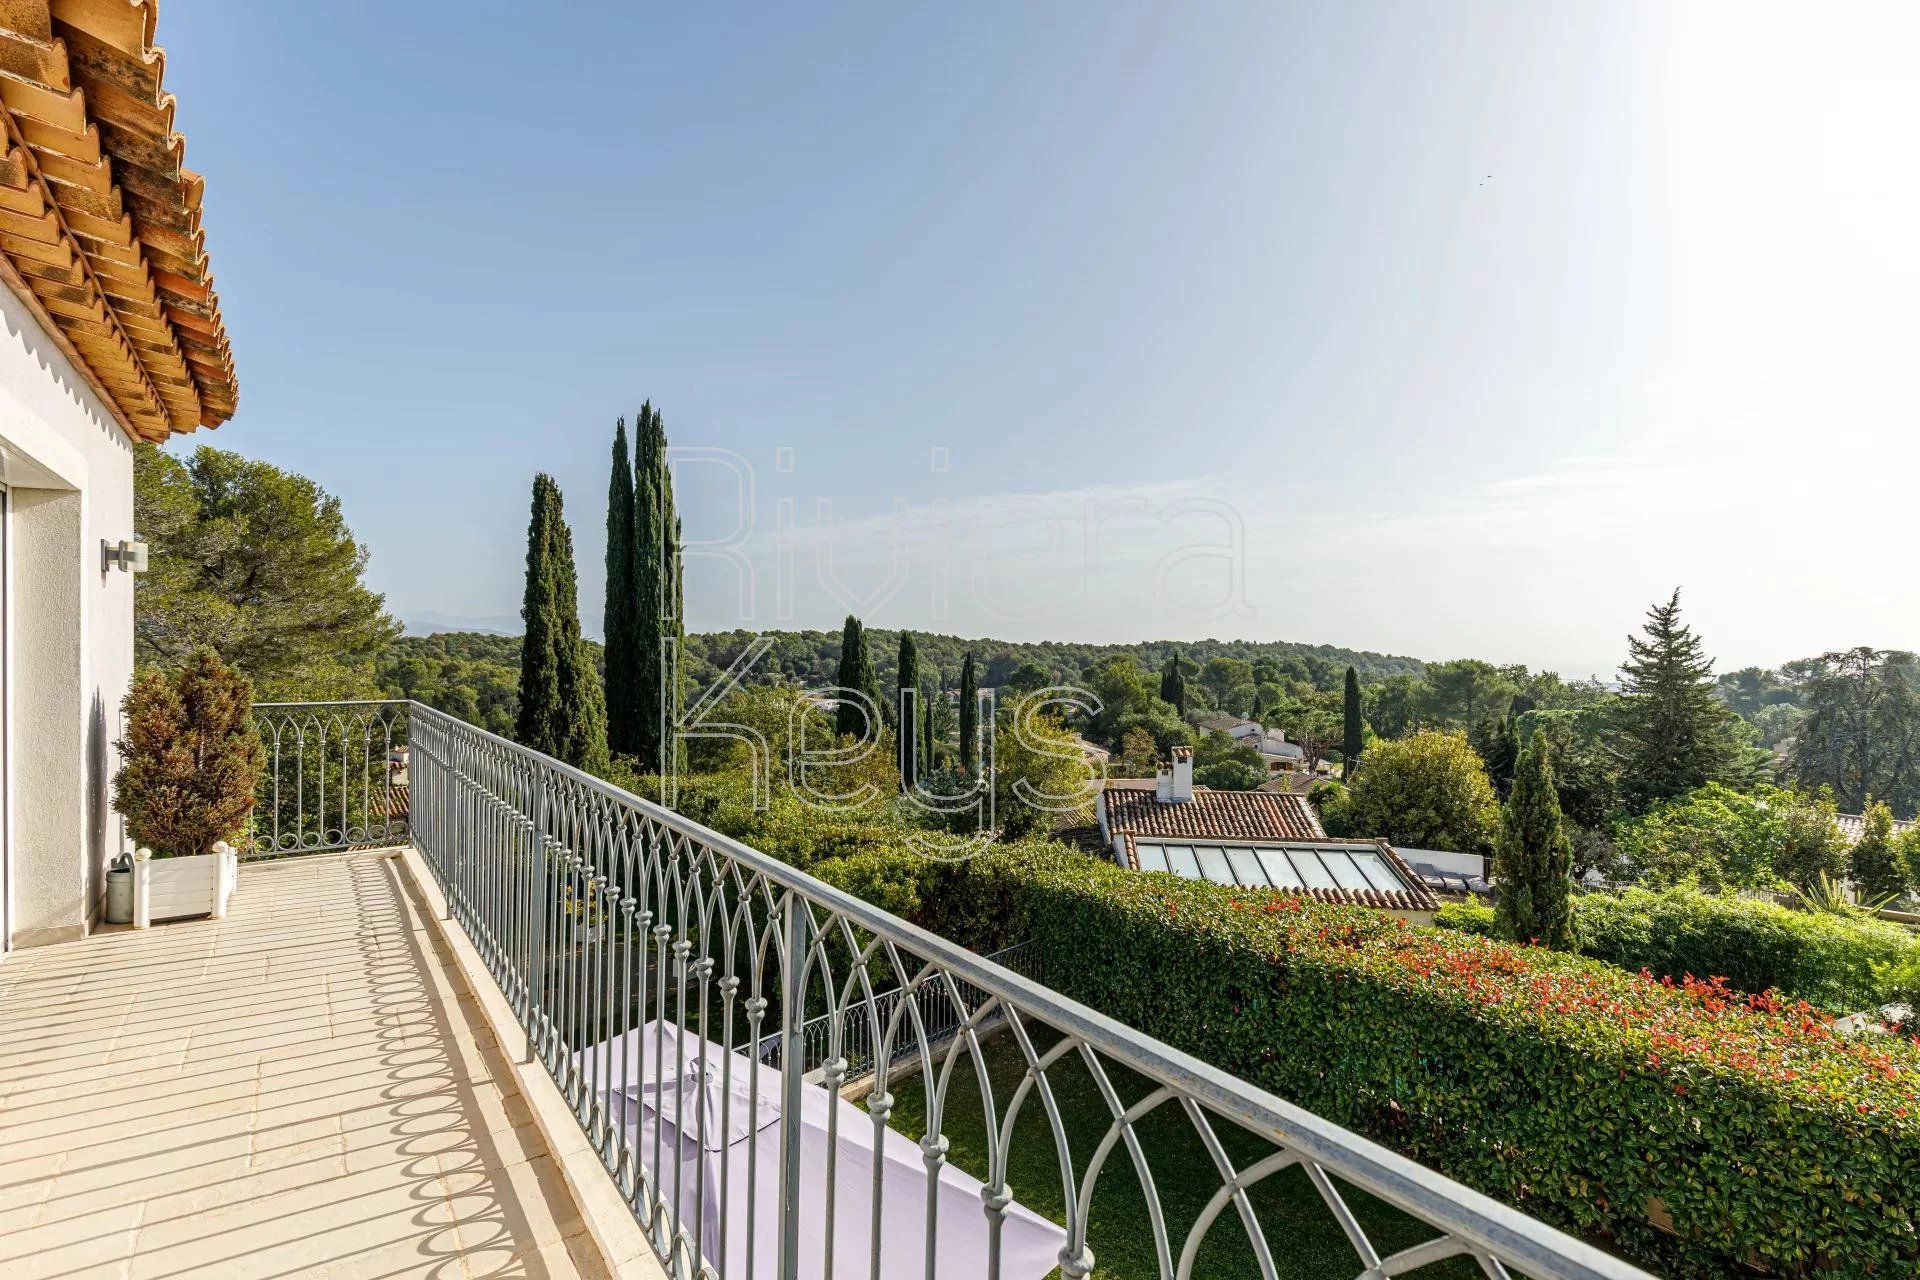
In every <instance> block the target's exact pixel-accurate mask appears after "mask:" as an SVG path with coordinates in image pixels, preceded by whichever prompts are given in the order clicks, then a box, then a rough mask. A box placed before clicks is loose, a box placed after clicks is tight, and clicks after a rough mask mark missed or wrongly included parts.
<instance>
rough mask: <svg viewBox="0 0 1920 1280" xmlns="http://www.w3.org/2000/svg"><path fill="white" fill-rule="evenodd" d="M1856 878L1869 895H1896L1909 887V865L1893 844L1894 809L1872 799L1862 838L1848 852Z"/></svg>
mask: <svg viewBox="0 0 1920 1280" xmlns="http://www.w3.org/2000/svg"><path fill="white" fill-rule="evenodd" d="M1848 856H1849V861H1850V863H1851V867H1852V871H1853V878H1854V880H1855V881H1857V882H1858V883H1859V885H1860V888H1861V890H1862V891H1863V892H1864V893H1865V894H1866V897H1867V898H1868V899H1869V900H1871V899H1875V898H1888V897H1894V898H1897V897H1899V896H1900V895H1901V894H1904V893H1905V892H1906V891H1907V873H1906V868H1905V867H1903V866H1901V865H1900V858H1899V856H1898V854H1897V853H1896V852H1895V850H1894V847H1893V811H1892V810H1891V809H1889V808H1887V806H1886V805H1884V804H1881V803H1880V802H1879V801H1877V800H1874V801H1870V802H1869V803H1868V804H1867V807H1866V812H1865V813H1864V814H1863V815H1862V818H1861V832H1860V838H1859V839H1858V840H1856V841H1854V844H1853V850H1852V852H1851V853H1850V854H1849V855H1848Z"/></svg>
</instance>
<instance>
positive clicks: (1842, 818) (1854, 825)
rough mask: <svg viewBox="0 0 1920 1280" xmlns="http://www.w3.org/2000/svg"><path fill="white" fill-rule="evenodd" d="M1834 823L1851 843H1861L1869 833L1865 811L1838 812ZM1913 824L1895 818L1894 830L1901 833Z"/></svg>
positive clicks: (1897, 833)
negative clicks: (1861, 839) (1862, 838)
mask: <svg viewBox="0 0 1920 1280" xmlns="http://www.w3.org/2000/svg"><path fill="white" fill-rule="evenodd" d="M1833 825H1834V826H1836V827H1838V828H1840V835H1841V837H1842V838H1844V839H1845V840H1846V842H1847V843H1848V844H1849V845H1856V844H1859V843H1860V837H1861V836H1863V835H1865V834H1867V816H1866V815H1865V814H1864V813H1836V814H1834V815H1833ZM1913 825H1914V824H1913V823H1912V822H1911V821H1907V820H1903V819H1900V818H1895V819H1894V820H1893V832H1894V834H1895V835H1899V834H1900V833H1901V832H1902V831H1905V830H1907V828H1909V827H1911V826H1913Z"/></svg>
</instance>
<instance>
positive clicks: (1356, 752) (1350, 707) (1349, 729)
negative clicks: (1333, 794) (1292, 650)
mask: <svg viewBox="0 0 1920 1280" xmlns="http://www.w3.org/2000/svg"><path fill="white" fill-rule="evenodd" d="M1342 710H1343V712H1344V716H1343V721H1342V725H1341V729H1342V732H1341V734H1340V757H1341V758H1340V777H1341V779H1342V780H1343V781H1352V779H1353V766H1354V762H1355V761H1357V760H1359V759H1360V749H1361V747H1363V746H1365V745H1366V729H1365V727H1364V726H1363V725H1362V724H1361V721H1360V673H1359V672H1358V671H1355V670H1354V669H1353V668H1352V667H1348V668H1347V691H1346V701H1345V705H1344V707H1343V708H1342Z"/></svg>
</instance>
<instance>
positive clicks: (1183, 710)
mask: <svg viewBox="0 0 1920 1280" xmlns="http://www.w3.org/2000/svg"><path fill="white" fill-rule="evenodd" d="M1160 701H1162V702H1167V703H1171V704H1173V709H1174V710H1175V711H1178V712H1179V713H1180V714H1181V715H1183V716H1184V715H1185V714H1187V678H1186V676H1185V675H1183V674H1181V671H1180V651H1179V650H1178V649H1176V650H1174V653H1173V657H1172V658H1171V659H1169V660H1168V662H1167V665H1166V666H1164V667H1162V668H1161V669H1160Z"/></svg>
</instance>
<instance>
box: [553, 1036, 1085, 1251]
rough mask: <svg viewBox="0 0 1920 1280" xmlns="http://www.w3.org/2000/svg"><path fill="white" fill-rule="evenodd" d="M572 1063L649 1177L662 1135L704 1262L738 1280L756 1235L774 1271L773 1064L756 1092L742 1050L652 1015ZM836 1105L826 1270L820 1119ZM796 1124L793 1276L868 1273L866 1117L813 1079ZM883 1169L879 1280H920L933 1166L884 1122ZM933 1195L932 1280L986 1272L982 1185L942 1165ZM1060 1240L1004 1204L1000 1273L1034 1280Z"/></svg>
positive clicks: (776, 1085)
mask: <svg viewBox="0 0 1920 1280" xmlns="http://www.w3.org/2000/svg"><path fill="white" fill-rule="evenodd" d="M579 1059H580V1068H581V1071H582V1073H583V1074H584V1076H585V1078H586V1080H587V1082H588V1085H589V1087H591V1088H597V1089H598V1091H599V1092H600V1094H601V1096H602V1097H603V1098H604V1099H605V1100H606V1105H607V1114H608V1117H609V1120H610V1121H611V1123H613V1124H614V1125H616V1126H617V1125H620V1124H622V1123H630V1124H631V1125H632V1126H633V1129H632V1134H631V1137H632V1140H633V1142H634V1154H635V1156H636V1157H637V1158H638V1159H639V1161H640V1164H641V1167H642V1168H644V1169H646V1170H648V1171H649V1172H652V1171H653V1169H654V1161H655V1155H654V1152H655V1140H656V1138H658V1142H659V1148H658V1149H659V1157H658V1159H659V1163H660V1165H661V1175H662V1176H661V1177H660V1178H659V1179H656V1180H655V1181H656V1185H658V1186H659V1187H660V1188H661V1190H662V1194H663V1195H664V1196H665V1197H666V1198H667V1200H668V1201H669V1203H677V1204H678V1205H679V1208H680V1224H681V1228H682V1229H683V1230H685V1231H686V1232H688V1233H689V1234H692V1233H693V1232H694V1231H695V1224H696V1222H697V1223H698V1233H699V1235H698V1238H699V1241H700V1251H701V1253H702V1255H703V1257H704V1261H706V1262H707V1263H708V1264H709V1265H711V1266H713V1267H714V1268H715V1269H716V1270H717V1271H718V1272H719V1274H720V1277H721V1280H743V1278H744V1277H745V1276H746V1275H747V1274H748V1273H747V1248H748V1242H749V1239H751V1242H752V1248H753V1271H754V1274H755V1275H771V1274H772V1273H773V1268H774V1267H775V1265H776V1263H777V1260H778V1258H779V1252H780V1218H779V1207H780V1140H781V1137H780V1136H781V1124H780V1117H781V1111H780V1101H781V1099H780V1089H781V1080H780V1072H779V1071H778V1070H777V1069H775V1068H773V1067H769V1066H766V1065H764V1064H763V1065H761V1066H760V1068H759V1081H758V1093H759V1096H758V1097H757V1098H756V1097H754V1096H753V1083H752V1080H753V1077H752V1076H751V1075H750V1073H751V1072H752V1071H753V1069H754V1064H753V1061H752V1060H751V1059H750V1058H748V1057H746V1056H745V1055H743V1054H738V1053H733V1054H730V1053H728V1052H727V1051H726V1050H725V1049H723V1048H721V1047H720V1046H719V1045H716V1044H713V1043H711V1042H709V1041H707V1040H706V1039H704V1038H702V1037H701V1036H699V1035H697V1034H695V1033H694V1032H692V1031H681V1030H679V1029H678V1028H676V1027H674V1026H673V1025H672V1024H671V1023H663V1022H649V1023H648V1024H647V1025H646V1026H644V1027H641V1028H639V1029H637V1030H634V1031H628V1032H626V1033H624V1034H623V1035H620V1036H617V1037H615V1038H614V1039H612V1040H609V1041H606V1042H604V1043H602V1044H599V1045H596V1046H594V1047H593V1048H591V1049H587V1050H585V1051H584V1052H582V1053H581V1054H580V1055H579ZM836 1112H837V1126H838V1127H837V1130H836V1134H835V1142H836V1144H837V1147H836V1152H835V1164H834V1178H833V1184H834V1187H833V1271H832V1273H831V1275H829V1274H828V1272H827V1269H826V1266H827V1263H826V1247H827V1203H826V1176H827V1173H826V1171H827V1151H828V1133H827V1124H828V1118H829V1116H831V1115H834V1114H835V1113H836ZM629 1116H631V1119H630V1120H629V1119H628V1117H629ZM703 1117H704V1119H703ZM800 1122H801V1131H800V1188H801V1190H800V1213H799V1219H800V1276H801V1280H870V1277H871V1276H872V1274H873V1272H872V1266H873V1262H872V1231H871V1224H872V1222H873V1217H874V1214H873V1183H874V1177H873V1174H874V1165H875V1155H874V1126H873V1117H872V1116H871V1115H869V1114H868V1113H867V1112H866V1111H865V1110H864V1109H862V1108H860V1107H857V1106H855V1105H854V1104H853V1103H851V1102H848V1101H846V1100H845V1099H843V1098H840V1097H838V1096H836V1095H834V1094H832V1093H830V1092H828V1091H827V1090H826V1089H823V1088H821V1087H820V1086H819V1085H815V1084H808V1085H805V1086H804V1087H803V1092H802V1106H801V1117H800ZM750 1155H751V1159H752V1166H753V1167H752V1169H751V1170H749V1157H750ZM879 1163H880V1165H881V1178H880V1250H881V1252H880V1275H881V1276H882V1277H884V1278H885V1280H896V1278H898V1280H906V1278H907V1277H918V1276H925V1275H926V1274H927V1272H926V1238H927V1236H926V1232H927V1217H928V1214H927V1190H928V1174H927V1166H926V1162H925V1160H924V1159H923V1158H922V1156H921V1153H920V1145H919V1143H917V1142H915V1141H914V1140H913V1139H911V1138H909V1137H907V1136H906V1135H905V1134H902V1133H897V1132H895V1131H894V1130H892V1129H888V1130H886V1131H885V1141H884V1143H883V1144H882V1148H881V1151H880V1155H879ZM676 1179H677V1185H676ZM749 1188H751V1203H752V1205H753V1215H752V1218H753V1220H752V1222H751V1224H749V1222H748V1213H747V1206H748V1204H749ZM938 1197H939V1202H938V1204H939V1213H938V1215H937V1217H938V1223H937V1226H936V1227H935V1239H936V1241H937V1249H936V1253H937V1258H936V1261H935V1270H934V1272H933V1276H932V1280H983V1277H985V1276H986V1275H987V1235H988V1224H987V1216H986V1210H985V1208H984V1200H983V1195H982V1184H981V1183H980V1181H979V1179H977V1178H974V1177H971V1176H969V1175H968V1174H966V1173H963V1172H962V1171H960V1170H959V1169H956V1168H954V1167H953V1165H951V1164H943V1165H942V1166H941V1170H940V1182H939V1192H938ZM723 1204H724V1205H725V1208H726V1219H725V1246H726V1247H725V1251H724V1252H725V1268H724V1270H722V1269H721V1260H722V1249H721V1243H722V1239H721V1233H722V1228H721V1210H722V1205H723ZM1066 1238H1067V1234H1066V1232H1065V1231H1063V1230H1062V1229H1061V1228H1060V1227H1058V1226H1055V1225H1054V1224H1053V1223H1051V1222H1049V1221H1047V1220H1046V1219H1044V1218H1042V1217H1040V1216H1039V1215H1038V1214H1035V1213H1033V1212H1032V1211H1031V1210H1029V1209H1026V1208H1025V1207H1023V1206H1021V1205H1019V1204H1011V1205H1008V1206H1007V1210H1006V1218H1005V1222H1004V1223H1003V1225H1002V1226H1001V1229H1000V1274H1001V1275H1002V1276H1004V1277H1006V1280H1041V1278H1042V1277H1044V1276H1046V1275H1047V1274H1049V1273H1050V1272H1052V1271H1053V1269H1054V1268H1055V1267H1057V1266H1058V1265H1059V1262H1060V1250H1061V1248H1062V1247H1063V1246H1064V1245H1065V1244H1066Z"/></svg>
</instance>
